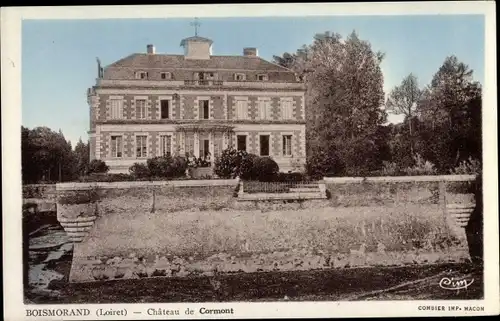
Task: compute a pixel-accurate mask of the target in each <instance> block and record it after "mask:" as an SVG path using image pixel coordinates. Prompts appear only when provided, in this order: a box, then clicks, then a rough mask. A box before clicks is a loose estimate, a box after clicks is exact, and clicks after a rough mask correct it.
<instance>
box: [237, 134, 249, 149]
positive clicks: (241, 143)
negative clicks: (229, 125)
mask: <svg viewBox="0 0 500 321" xmlns="http://www.w3.org/2000/svg"><path fill="white" fill-rule="evenodd" d="M236 146H237V149H238V150H244V151H246V150H247V136H246V135H238V136H236Z"/></svg>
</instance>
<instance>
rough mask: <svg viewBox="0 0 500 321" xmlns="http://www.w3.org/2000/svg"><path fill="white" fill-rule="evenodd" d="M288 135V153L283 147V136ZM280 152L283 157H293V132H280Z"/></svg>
mask: <svg viewBox="0 0 500 321" xmlns="http://www.w3.org/2000/svg"><path fill="white" fill-rule="evenodd" d="M288 136H289V137H290V150H289V153H286V152H287V150H286V149H285V141H284V140H285V137H288ZM281 154H282V156H283V157H293V134H292V133H282V134H281Z"/></svg>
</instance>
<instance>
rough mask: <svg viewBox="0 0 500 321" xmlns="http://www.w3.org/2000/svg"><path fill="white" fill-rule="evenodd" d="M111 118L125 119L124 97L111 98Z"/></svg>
mask: <svg viewBox="0 0 500 321" xmlns="http://www.w3.org/2000/svg"><path fill="white" fill-rule="evenodd" d="M109 118H110V119H123V118H124V117H123V98H114V97H110V98H109Z"/></svg>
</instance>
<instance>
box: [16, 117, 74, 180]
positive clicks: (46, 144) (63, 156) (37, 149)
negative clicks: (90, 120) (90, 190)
mask: <svg viewBox="0 0 500 321" xmlns="http://www.w3.org/2000/svg"><path fill="white" fill-rule="evenodd" d="M21 133H22V136H21V138H22V141H21V144H22V148H21V149H22V176H23V181H24V182H26V183H37V182H39V181H67V180H71V179H73V178H74V173H75V161H74V155H73V153H72V148H71V143H70V142H69V141H66V139H65V138H64V135H63V134H62V132H61V131H59V133H56V132H54V131H52V130H51V129H50V128H48V127H36V128H34V129H32V130H30V129H28V128H24V127H21Z"/></svg>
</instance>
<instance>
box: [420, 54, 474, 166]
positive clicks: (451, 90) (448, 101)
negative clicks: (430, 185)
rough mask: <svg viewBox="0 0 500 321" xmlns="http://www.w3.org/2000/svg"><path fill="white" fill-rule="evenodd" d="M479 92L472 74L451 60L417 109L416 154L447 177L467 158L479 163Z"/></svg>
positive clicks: (445, 62) (444, 65) (434, 78)
mask: <svg viewBox="0 0 500 321" xmlns="http://www.w3.org/2000/svg"><path fill="white" fill-rule="evenodd" d="M481 96H482V89H481V86H480V84H479V83H478V82H475V81H473V70H471V69H469V67H468V66H467V65H466V64H464V63H462V62H460V61H458V59H457V57H455V56H450V57H447V58H446V59H445V61H444V62H443V65H442V66H441V67H440V68H439V70H438V71H437V73H436V74H435V75H434V77H433V79H432V81H431V84H430V85H429V86H428V87H427V88H426V89H425V90H424V92H423V95H422V99H421V100H420V101H419V103H418V105H417V112H418V114H419V120H420V122H421V124H422V126H421V127H422V130H421V131H420V133H419V135H418V136H419V137H418V139H419V149H421V151H420V152H419V153H420V154H422V155H423V156H424V157H425V158H428V159H430V160H431V161H432V162H433V163H435V164H436V165H437V167H438V169H439V170H440V171H441V172H443V173H446V172H448V171H449V170H451V169H452V168H453V167H455V166H456V165H458V164H459V163H460V162H461V161H463V160H467V159H468V158H469V157H473V158H475V159H481V153H482V148H481V109H482V98H481Z"/></svg>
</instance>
